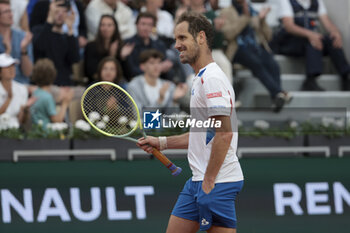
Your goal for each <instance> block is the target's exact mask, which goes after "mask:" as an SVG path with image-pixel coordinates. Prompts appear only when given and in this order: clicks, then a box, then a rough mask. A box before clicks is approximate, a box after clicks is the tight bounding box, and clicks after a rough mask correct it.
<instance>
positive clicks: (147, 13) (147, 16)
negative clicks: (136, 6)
mask: <svg viewBox="0 0 350 233" xmlns="http://www.w3.org/2000/svg"><path fill="white" fill-rule="evenodd" d="M141 18H151V19H153V25H154V26H156V23H157V17H156V16H155V15H154V14H152V13H150V12H147V11H145V12H141V13H140V14H139V15H138V16H137V18H136V24H138V23H139V21H140V19H141Z"/></svg>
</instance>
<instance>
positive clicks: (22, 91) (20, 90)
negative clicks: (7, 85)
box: [12, 81, 28, 97]
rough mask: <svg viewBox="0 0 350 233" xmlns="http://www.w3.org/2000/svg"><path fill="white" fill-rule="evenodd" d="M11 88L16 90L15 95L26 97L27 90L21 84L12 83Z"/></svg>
mask: <svg viewBox="0 0 350 233" xmlns="http://www.w3.org/2000/svg"><path fill="white" fill-rule="evenodd" d="M12 85H13V87H14V88H15V89H16V93H18V94H19V95H21V96H26V97H27V96H28V88H27V86H25V85H23V84H22V83H19V82H17V81H12Z"/></svg>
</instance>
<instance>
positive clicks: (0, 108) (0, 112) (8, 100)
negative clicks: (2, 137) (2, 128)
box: [0, 97, 12, 114]
mask: <svg viewBox="0 0 350 233" xmlns="http://www.w3.org/2000/svg"><path fill="white" fill-rule="evenodd" d="M11 99H12V97H7V99H6V100H5V102H4V104H3V105H1V106H0V114H3V113H4V112H6V109H7V108H8V106H9V105H10V103H11Z"/></svg>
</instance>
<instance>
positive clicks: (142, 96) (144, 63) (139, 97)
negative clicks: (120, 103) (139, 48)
mask: <svg viewBox="0 0 350 233" xmlns="http://www.w3.org/2000/svg"><path fill="white" fill-rule="evenodd" d="M139 58H140V68H141V70H142V71H143V72H144V74H141V75H139V76H137V77H135V78H134V79H133V80H132V81H131V82H130V83H129V85H128V88H127V90H128V92H129V93H130V95H131V96H132V97H133V98H134V100H135V102H136V104H137V106H138V108H139V110H140V112H142V108H144V107H154V108H163V110H165V112H167V111H168V112H172V111H173V110H175V109H170V108H171V107H176V106H177V101H178V100H179V99H180V98H182V97H184V96H185V95H186V92H187V89H188V88H187V86H186V85H185V84H178V85H177V86H176V85H175V84H173V83H172V82H169V81H165V80H162V79H160V77H159V75H160V73H161V63H162V58H163V54H162V53H160V52H159V51H157V50H155V49H149V50H144V51H143V52H142V53H141V54H140V57H139Z"/></svg>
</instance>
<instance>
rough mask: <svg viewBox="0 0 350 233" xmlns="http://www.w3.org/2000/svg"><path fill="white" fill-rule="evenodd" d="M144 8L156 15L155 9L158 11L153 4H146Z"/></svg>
mask: <svg viewBox="0 0 350 233" xmlns="http://www.w3.org/2000/svg"><path fill="white" fill-rule="evenodd" d="M146 9H147V11H148V12H150V13H152V14H153V15H155V16H157V11H158V7H157V6H154V5H153V4H147V5H146Z"/></svg>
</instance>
